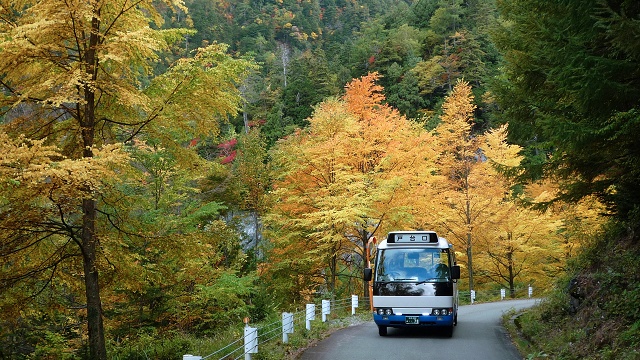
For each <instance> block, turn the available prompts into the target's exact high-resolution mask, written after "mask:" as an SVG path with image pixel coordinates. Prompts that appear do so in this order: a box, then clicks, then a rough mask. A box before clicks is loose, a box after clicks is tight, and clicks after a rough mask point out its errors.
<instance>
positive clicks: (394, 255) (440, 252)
mask: <svg viewBox="0 0 640 360" xmlns="http://www.w3.org/2000/svg"><path fill="white" fill-rule="evenodd" d="M449 265H450V264H449V250H448V249H385V250H381V251H380V252H379V253H378V256H377V259H376V281H383V282H389V281H397V282H447V281H450V280H451V277H450V273H449Z"/></svg>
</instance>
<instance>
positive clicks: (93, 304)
mask: <svg viewBox="0 0 640 360" xmlns="http://www.w3.org/2000/svg"><path fill="white" fill-rule="evenodd" d="M95 6H96V8H94V17H93V19H92V20H91V28H92V32H91V35H90V37H89V47H88V48H87V51H86V53H85V59H84V61H85V63H84V64H85V66H86V68H85V71H86V73H87V75H88V76H89V78H90V79H91V81H92V82H94V81H95V80H96V78H97V64H98V57H97V46H98V42H99V37H98V35H99V31H100V8H99V5H98V4H96V5H95ZM83 91H84V100H85V103H84V114H83V116H82V117H81V118H80V122H81V125H82V142H83V153H82V155H83V157H85V158H91V157H93V150H92V147H93V145H94V136H95V126H96V121H95V119H96V115H95V106H96V99H95V90H94V84H93V83H88V84H85V85H84V88H83ZM87 196H89V194H88V195H87ZM95 222H96V200H95V199H92V198H85V199H83V200H82V260H83V266H84V284H85V294H86V297H87V327H88V332H89V355H90V357H91V359H96V360H106V359H107V350H106V347H105V341H104V325H103V322H102V301H101V299H100V284H99V281H98V267H97V266H96V258H97V250H98V238H97V237H96V233H95V227H96V224H95Z"/></svg>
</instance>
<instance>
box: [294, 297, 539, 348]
mask: <svg viewBox="0 0 640 360" xmlns="http://www.w3.org/2000/svg"><path fill="white" fill-rule="evenodd" d="M535 302H536V300H509V301H501V302H495V303H486V304H475V305H468V306H461V307H460V312H459V313H458V326H457V327H456V328H455V330H454V332H453V337H452V338H447V337H444V336H442V335H440V334H438V333H437V332H435V331H432V330H419V329H416V330H414V329H411V330H409V329H394V328H389V334H388V336H386V337H381V336H379V335H378V328H377V327H376V325H375V324H374V323H373V321H371V322H367V323H364V324H360V325H356V326H351V327H348V328H346V329H342V330H339V331H337V332H335V333H333V334H332V335H331V336H330V337H328V338H327V339H325V340H323V341H322V342H320V343H319V344H318V345H317V346H315V347H312V348H310V349H308V350H306V351H305V352H304V353H303V354H302V356H301V357H300V359H301V360H360V359H361V360H392V359H403V360H413V359H416V360H417V359H428V360H440V359H442V360H445V359H446V360H456V359H460V360H475V359H477V360H515V359H521V358H522V357H521V356H520V355H519V354H518V352H517V350H516V349H515V347H514V346H513V344H512V343H511V341H510V339H509V337H508V335H507V334H506V331H505V330H504V328H503V327H502V326H501V325H500V319H501V317H502V314H503V313H504V312H507V311H509V310H510V309H522V308H526V307H530V306H532V305H533V304H534V303H535Z"/></svg>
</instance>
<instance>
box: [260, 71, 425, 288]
mask: <svg viewBox="0 0 640 360" xmlns="http://www.w3.org/2000/svg"><path fill="white" fill-rule="evenodd" d="M377 78H378V75H377V74H369V75H367V76H365V77H363V78H361V79H357V80H354V81H352V82H351V83H350V84H348V85H347V86H346V93H345V95H344V97H343V98H342V99H331V100H327V101H324V102H323V103H321V104H320V105H319V106H318V107H317V108H316V109H315V112H314V114H313V116H312V117H311V118H310V119H309V122H310V125H309V127H308V128H307V129H305V130H300V131H298V132H296V133H294V134H293V135H291V136H289V137H288V138H287V139H285V140H282V141H280V142H279V143H278V144H277V146H276V147H275V149H274V150H273V152H272V155H273V159H274V164H276V168H275V170H276V174H278V175H279V177H278V179H277V181H276V182H275V191H274V192H273V195H274V196H275V197H276V198H277V200H276V201H274V203H275V204H276V205H275V206H274V208H273V209H272V211H271V213H270V215H269V217H268V221H267V223H268V225H269V227H270V228H271V229H272V232H271V233H270V240H271V242H272V246H273V250H272V253H271V254H272V256H273V257H274V258H272V260H271V262H270V264H271V265H270V266H271V268H270V270H271V271H277V270H280V271H284V272H285V273H286V272H294V273H295V272H296V271H298V272H299V273H304V274H306V275H308V276H309V277H308V279H313V280H311V281H310V283H308V284H305V285H306V286H307V288H311V289H315V288H316V287H318V286H320V285H325V284H326V286H327V287H328V290H329V291H334V290H335V287H336V279H337V276H338V275H339V265H340V263H341V261H343V262H346V263H350V264H352V265H353V264H354V259H353V255H352V254H353V253H354V252H355V253H358V254H360V255H361V256H362V258H363V259H366V252H368V251H369V250H368V249H367V244H368V242H369V240H370V239H371V237H372V236H374V235H379V234H385V233H386V231H389V230H390V229H395V228H403V227H405V226H408V225H410V224H411V217H412V212H411V211H410V210H411V205H412V202H419V201H423V199H421V198H416V197H415V196H413V195H412V188H414V187H415V186H417V185H418V184H419V183H421V182H425V181H428V179H429V178H430V177H431V173H430V170H431V169H433V166H434V165H433V157H434V156H435V153H434V151H433V149H432V147H431V146H432V143H433V139H432V138H431V136H430V135H429V133H427V132H426V131H424V130H423V129H421V128H420V127H419V126H418V125H416V124H414V123H412V122H410V121H408V120H407V119H406V118H404V117H403V116H402V115H400V114H399V113H398V112H397V111H396V110H395V109H392V108H390V107H389V106H387V105H385V104H383V103H382V101H383V100H384V96H383V95H382V92H381V90H382V89H381V87H380V86H378V85H376V84H375V80H376V79H377ZM301 264H305V265H304V266H302V265H301ZM360 264H361V265H362V263H360ZM361 265H360V266H358V267H356V269H358V270H359V269H361ZM275 268H279V269H275ZM327 269H328V275H327V276H326V277H325V276H324V275H323V274H324V273H325V271H326V270H327ZM352 270H353V269H352Z"/></svg>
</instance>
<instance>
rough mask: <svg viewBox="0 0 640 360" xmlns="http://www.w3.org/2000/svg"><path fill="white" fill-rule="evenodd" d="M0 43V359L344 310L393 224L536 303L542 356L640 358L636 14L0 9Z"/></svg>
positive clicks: (623, 0)
mask: <svg viewBox="0 0 640 360" xmlns="http://www.w3.org/2000/svg"><path fill="white" fill-rule="evenodd" d="M0 32H1V34H2V36H1V37H0V54H1V55H2V56H0V87H1V88H2V92H1V95H0V139H1V141H0V147H1V149H0V292H1V294H2V296H1V297H0V309H1V312H0V313H1V314H2V315H0V357H2V358H8V359H31V358H51V359H53V358H56V359H60V358H67V359H107V358H123V359H124V358H127V359H129V358H130V359H137V358H146V357H145V356H147V355H145V354H144V352H143V351H142V350H141V347H142V345H141V344H144V346H146V347H147V348H155V349H156V350H155V351H156V352H155V353H154V355H153V357H155V358H176V357H179V356H181V355H182V354H183V353H187V351H188V350H189V349H191V348H192V347H193V343H194V341H196V340H194V339H205V338H215V336H216V334H219V333H220V332H223V331H227V329H229V328H234V327H236V326H238V324H241V323H242V319H243V318H245V317H249V318H251V321H260V320H262V319H265V318H267V317H269V316H271V315H273V314H275V313H277V312H278V311H283V310H291V309H292V308H296V307H299V306H302V304H305V302H308V301H313V300H314V299H317V298H318V297H323V298H327V297H330V298H334V299H339V298H346V297H348V296H350V295H351V294H358V295H361V296H362V295H366V288H367V285H366V284H363V281H362V269H363V267H364V266H365V261H364V258H365V254H366V253H367V252H369V253H374V250H375V244H376V242H375V241H373V238H374V237H375V238H376V239H377V240H381V239H383V238H384V237H385V236H386V234H387V232H389V231H392V230H401V229H424V230H435V231H437V232H438V234H439V235H440V236H444V237H446V238H447V239H448V240H449V241H450V242H452V243H453V244H454V249H455V250H456V254H457V259H458V263H459V264H460V265H461V267H462V272H463V279H461V280H460V288H461V289H462V290H465V291H469V290H471V289H473V290H475V291H476V292H477V294H478V296H479V300H481V301H482V300H494V299H496V298H497V296H498V295H496V293H497V294H499V291H500V289H502V288H504V289H507V294H508V296H510V297H514V298H515V297H523V296H526V292H527V289H528V287H529V286H532V287H533V288H534V289H535V290H534V291H535V293H536V294H537V295H538V296H544V297H545V301H544V304H543V306H541V307H540V309H537V310H534V311H532V312H530V313H528V314H527V317H526V320H527V321H526V323H527V325H525V326H524V327H523V329H522V331H523V332H524V333H525V335H526V336H527V337H528V339H529V340H531V342H532V343H533V344H537V345H534V346H537V348H535V351H536V352H537V353H538V354H539V355H540V356H551V357H553V358H558V359H560V358H562V359H578V358H599V359H600V358H615V359H636V358H638V356H640V355H639V354H638V352H637V349H638V348H640V343H639V340H638V339H640V336H639V335H640V311H639V310H638V307H637V303H638V301H640V275H639V274H640V273H639V272H637V271H636V269H637V260H638V258H639V257H640V250H639V246H638V235H637V234H638V230H640V225H639V224H640V207H639V205H640V187H639V186H638V185H639V184H640V179H639V177H640V165H639V164H640V140H638V139H639V138H638V135H637V134H638V130H640V112H639V111H640V3H638V2H637V1H634V0H598V1H593V2H585V1H579V0H566V1H551V2H550V1H542V0H495V1H494V0H467V1H464V0H413V1H411V0H406V1H405V0H187V1H184V2H182V1H178V0H165V1H149V0H139V1H130V0H91V1H61V0H40V1H33V0H20V1H17V0H8V1H1V2H0ZM467 294H468V293H467ZM558 324H563V326H558ZM176 339H177V340H176ZM167 341H173V342H172V344H179V345H176V346H175V347H174V348H173V349H165V348H164V347H163V346H162V345H161V344H163V343H164V342H167ZM159 344H160V345H159ZM158 349H161V350H158ZM531 351H534V350H531Z"/></svg>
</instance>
